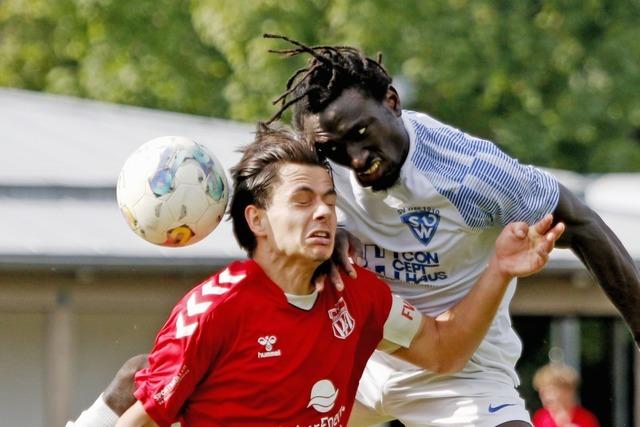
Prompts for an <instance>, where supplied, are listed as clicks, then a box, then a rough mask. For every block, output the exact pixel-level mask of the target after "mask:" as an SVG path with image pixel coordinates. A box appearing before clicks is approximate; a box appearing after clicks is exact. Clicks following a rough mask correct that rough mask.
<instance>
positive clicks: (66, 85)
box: [0, 0, 230, 116]
mask: <svg viewBox="0 0 640 427" xmlns="http://www.w3.org/2000/svg"><path fill="white" fill-rule="evenodd" d="M0 22H1V25H2V26H1V27H0V58H1V59H0V84H1V85H5V86H16V87H23V88H27V89H34V90H44V91H49V92H55V93H62V94H68V95H76V96H83V97H89V98H95V99H101V100H105V101H111V102H119V103H127V104H136V105H142V106H147V107H154V108H162V109H169V110H177V111H184V112H188V113H197V114H212V115H220V116H222V115H225V114H226V111H227V109H228V105H227V104H226V102H225V98H224V97H223V96H222V95H221V94H222V92H223V90H224V87H225V85H226V79H227V78H228V76H229V72H230V70H229V67H228V65H227V63H226V60H225V58H224V57H223V56H222V55H220V54H219V53H218V51H217V50H216V49H215V48H214V47H212V46H207V45H205V44H204V43H203V42H202V41H201V40H200V38H199V37H198V35H197V34H196V32H195V31H194V29H193V26H192V24H191V14H190V11H189V4H188V3H187V2H184V1H175V0H136V1H133V2H131V1H126V0H54V1H50V2H47V1H44V0H42V1H40V0H37V1H36V0H22V1H21V0H7V1H5V2H3V3H1V4H0Z"/></svg>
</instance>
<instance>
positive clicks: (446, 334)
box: [393, 215, 564, 373]
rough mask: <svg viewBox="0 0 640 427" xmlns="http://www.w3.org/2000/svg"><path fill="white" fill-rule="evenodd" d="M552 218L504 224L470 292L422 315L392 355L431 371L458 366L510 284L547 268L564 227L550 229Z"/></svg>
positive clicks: (479, 337) (477, 341) (473, 347)
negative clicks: (412, 335) (436, 312)
mask: <svg viewBox="0 0 640 427" xmlns="http://www.w3.org/2000/svg"><path fill="white" fill-rule="evenodd" d="M552 222H553V217H552V216H551V215H547V216H546V217H545V218H544V219H543V220H542V221H540V222H539V223H538V224H535V225H534V226H531V227H529V226H528V225H527V224H525V223H522V222H520V223H513V224H509V225H508V226H507V227H505V228H504V230H502V233H500V235H499V236H498V239H497V241H496V249H495V252H494V254H493V255H492V257H491V260H490V261H489V265H488V266H487V268H486V269H485V271H484V273H483V274H482V275H481V276H480V278H479V279H478V281H477V282H476V283H475V285H474V286H473V288H472V289H471V291H469V293H468V294H467V295H466V296H465V297H464V298H463V299H462V300H461V301H460V302H459V303H458V304H456V305H455V306H453V307H452V308H451V309H450V310H448V311H446V312H444V313H443V314H441V315H440V316H438V317H437V318H435V319H434V318H430V317H424V318H423V320H422V326H421V329H420V330H419V332H418V334H417V335H416V337H415V338H414V339H413V341H412V342H411V345H410V346H409V348H401V349H399V350H397V351H395V352H394V353H393V355H394V356H397V357H400V358H401V359H404V360H406V361H408V362H411V363H413V364H415V365H418V366H421V367H424V368H426V369H429V370H431V371H435V372H440V373H445V372H454V371H457V370H460V369H462V368H463V367H464V365H465V364H466V363H467V362H468V360H469V359H470V358H471V356H472V355H473V353H474V352H475V350H476V349H477V348H478V346H479V345H480V342H482V339H483V338H484V336H485V334H486V333H487V330H488V329H489V326H490V325H491V322H492V320H493V317H494V316H495V314H496V311H497V310H498V307H499V306H500V302H501V301H502V297H503V296H504V293H505V291H506V289H507V286H508V285H509V282H510V281H511V280H512V279H513V278H514V277H524V276H528V275H530V274H533V273H535V272H537V271H539V270H541V269H542V268H543V267H544V266H545V264H546V262H547V260H548V258H549V253H550V252H551V250H552V249H553V245H554V243H555V241H556V240H557V239H558V237H559V236H560V235H561V234H562V232H563V231H564V225H563V224H562V223H559V224H556V225H555V226H553V227H552Z"/></svg>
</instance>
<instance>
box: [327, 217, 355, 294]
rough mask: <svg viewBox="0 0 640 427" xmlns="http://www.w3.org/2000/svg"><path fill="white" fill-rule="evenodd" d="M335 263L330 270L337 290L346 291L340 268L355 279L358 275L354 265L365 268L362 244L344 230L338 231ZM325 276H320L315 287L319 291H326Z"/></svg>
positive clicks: (334, 253)
mask: <svg viewBox="0 0 640 427" xmlns="http://www.w3.org/2000/svg"><path fill="white" fill-rule="evenodd" d="M332 260H333V262H332V263H331V268H330V270H329V281H330V282H331V283H332V284H333V286H335V288H336V290H338V291H342V290H344V283H343V282H342V278H341V277H340V272H339V271H338V269H339V268H342V269H343V270H344V271H345V272H346V273H347V274H348V275H349V276H350V277H351V278H353V279H355V278H356V277H357V276H358V274H357V273H356V269H355V268H353V263H355V264H357V265H359V266H363V265H364V259H363V258H362V242H360V240H359V239H358V238H357V237H356V236H354V235H353V234H351V233H349V232H348V231H347V230H345V229H343V228H338V229H337V230H336V242H335V247H334V249H333V257H332ZM325 278H326V277H325V276H318V277H317V278H316V281H315V286H316V289H317V290H318V291H322V289H324V282H325Z"/></svg>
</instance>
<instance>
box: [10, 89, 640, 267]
mask: <svg viewBox="0 0 640 427" xmlns="http://www.w3.org/2000/svg"><path fill="white" fill-rule="evenodd" d="M0 128H2V129H3V141H2V156H0V224H2V225H3V226H4V230H3V233H2V235H3V238H2V239H0V266H4V267H17V268H23V267H24V266H31V267H33V266H44V267H46V266H51V265H57V266H61V267H63V266H68V267H77V266H96V267H117V266H131V265H134V266H154V268H155V267H159V266H164V267H167V268H173V267H176V266H196V267H203V268H206V267H207V266H210V265H212V264H215V265H220V264H224V263H226V262H228V261H229V260H231V259H236V258H240V257H243V256H244V252H243V251H242V250H241V249H240V248H239V247H238V245H237V243H236V241H235V239H234V237H233V233H232V229H231V224H230V223H229V222H227V221H224V222H223V223H222V224H221V225H220V226H219V227H218V228H217V229H216V230H215V231H214V232H213V233H212V234H211V235H210V236H208V237H207V238H205V239H204V240H203V241H201V242H199V243H197V244H195V245H193V246H189V247H185V248H163V247H159V246H155V245H152V244H150V243H147V242H145V241H143V240H142V239H140V238H139V237H137V236H136V235H135V234H134V233H132V232H131V231H130V230H129V228H128V226H127V225H126V223H125V221H124V220H123V219H122V216H121V214H120V212H119V210H118V207H117V204H116V201H115V190H114V189H115V183H116V180H117V177H118V174H119V171H120V168H121V166H122V164H123V163H124V161H125V159H126V158H127V156H129V154H131V153H132V152H133V151H134V150H135V149H136V148H137V147H139V146H140V145H141V144H142V143H143V142H145V141H148V140H150V139H152V138H156V137H158V136H163V135H183V136H188V137H190V138H192V139H195V140H196V141H198V142H200V143H202V144H204V145H205V146H207V147H208V148H209V149H210V150H211V151H212V152H213V153H214V154H215V155H216V157H217V158H218V159H219V160H220V161H221V163H222V164H223V166H224V167H225V168H226V169H227V170H228V169H229V168H230V167H231V166H232V165H234V164H235V163H236V162H237V161H238V159H239V157H240V156H239V154H238V153H237V151H236V150H237V149H238V148H239V147H240V146H242V145H244V144H246V143H248V142H250V141H251V140H252V139H253V135H252V133H253V130H254V126H253V125H250V124H243V123H236V122H231V121H227V120H220V119H213V118H208V117H200V116H192V115H186V114H179V113H172V112H166V111H158V110H150V109H145V108H138V107H131V106H123V105H114V104H107V103H103V102H97V101H90V100H85V99H77V98H70V97H64V96H57V95H50V94H44V93H38V92H29V91H23V90H15V89H2V88H0ZM550 172H551V173H553V174H554V175H556V176H557V177H558V179H559V180H560V181H561V182H563V183H564V184H565V185H566V186H567V187H569V188H570V189H571V190H572V191H574V192H575V193H576V194H578V195H580V196H581V197H583V198H584V200H585V201H586V202H587V203H588V204H589V205H591V206H592V207H593V208H594V209H595V210H596V211H597V212H599V213H600V214H601V216H602V217H603V219H604V220H605V222H607V224H609V226H610V227H611V228H612V229H613V230H614V231H615V232H616V233H617V235H618V236H619V237H620V239H621V240H622V242H623V243H624V244H625V246H626V247H627V249H628V250H629V251H630V253H631V254H632V256H633V257H634V258H635V259H636V260H640V239H639V238H638V237H640V198H638V197H629V195H630V194H636V193H637V192H638V191H637V188H640V174H610V175H603V176H597V177H585V176H582V175H578V174H575V173H571V172H567V171H557V170H551V171H550ZM579 266H580V263H579V261H578V260H577V258H576V257H575V256H574V255H573V254H572V253H571V252H569V251H563V250H559V251H555V252H554V254H553V256H552V260H551V263H550V266H549V267H550V268H570V269H574V268H579Z"/></svg>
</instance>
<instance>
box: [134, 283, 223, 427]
mask: <svg viewBox="0 0 640 427" xmlns="http://www.w3.org/2000/svg"><path fill="white" fill-rule="evenodd" d="M206 286H207V283H205V285H204V286H202V285H201V286H198V287H196V288H194V289H193V290H192V291H190V292H189V293H188V294H187V295H186V296H185V297H184V298H183V300H182V301H180V302H179V303H178V304H177V305H176V307H175V308H174V309H173V311H172V312H171V315H170V317H169V319H168V320H167V322H166V323H165V325H164V326H163V328H162V329H161V330H160V332H159V333H158V336H157V337H156V341H155V344H154V347H153V349H152V351H151V353H150V354H149V367H148V368H146V369H143V370H141V371H140V372H138V373H137V374H136V378H135V381H136V385H137V389H136V391H135V393H134V394H135V397H136V398H137V399H138V400H139V401H140V402H141V403H142V404H143V406H144V409H145V411H146V412H147V414H148V415H149V416H150V417H151V418H152V419H153V420H154V421H155V422H156V423H157V424H158V425H159V426H161V427H162V426H170V425H171V424H172V423H174V422H176V421H177V420H178V418H179V416H180V412H181V410H182V409H183V405H184V403H185V401H186V400H187V399H188V398H189V397H190V396H191V394H192V393H193V391H194V390H195V387H196V385H197V384H198V383H199V382H200V380H201V379H202V378H203V376H204V375H205V373H206V372H207V371H208V370H209V368H210V366H211V365H212V364H213V363H215V360H216V358H217V357H218V355H219V353H220V350H221V349H222V348H224V341H225V336H224V331H226V330H227V328H216V327H214V326H213V324H214V323H219V322H222V321H223V315H222V313H221V311H222V309H221V308H220V302H221V300H223V299H224V296H221V295H207V292H206V290H207V287H206ZM209 286H210V287H211V283H209Z"/></svg>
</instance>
